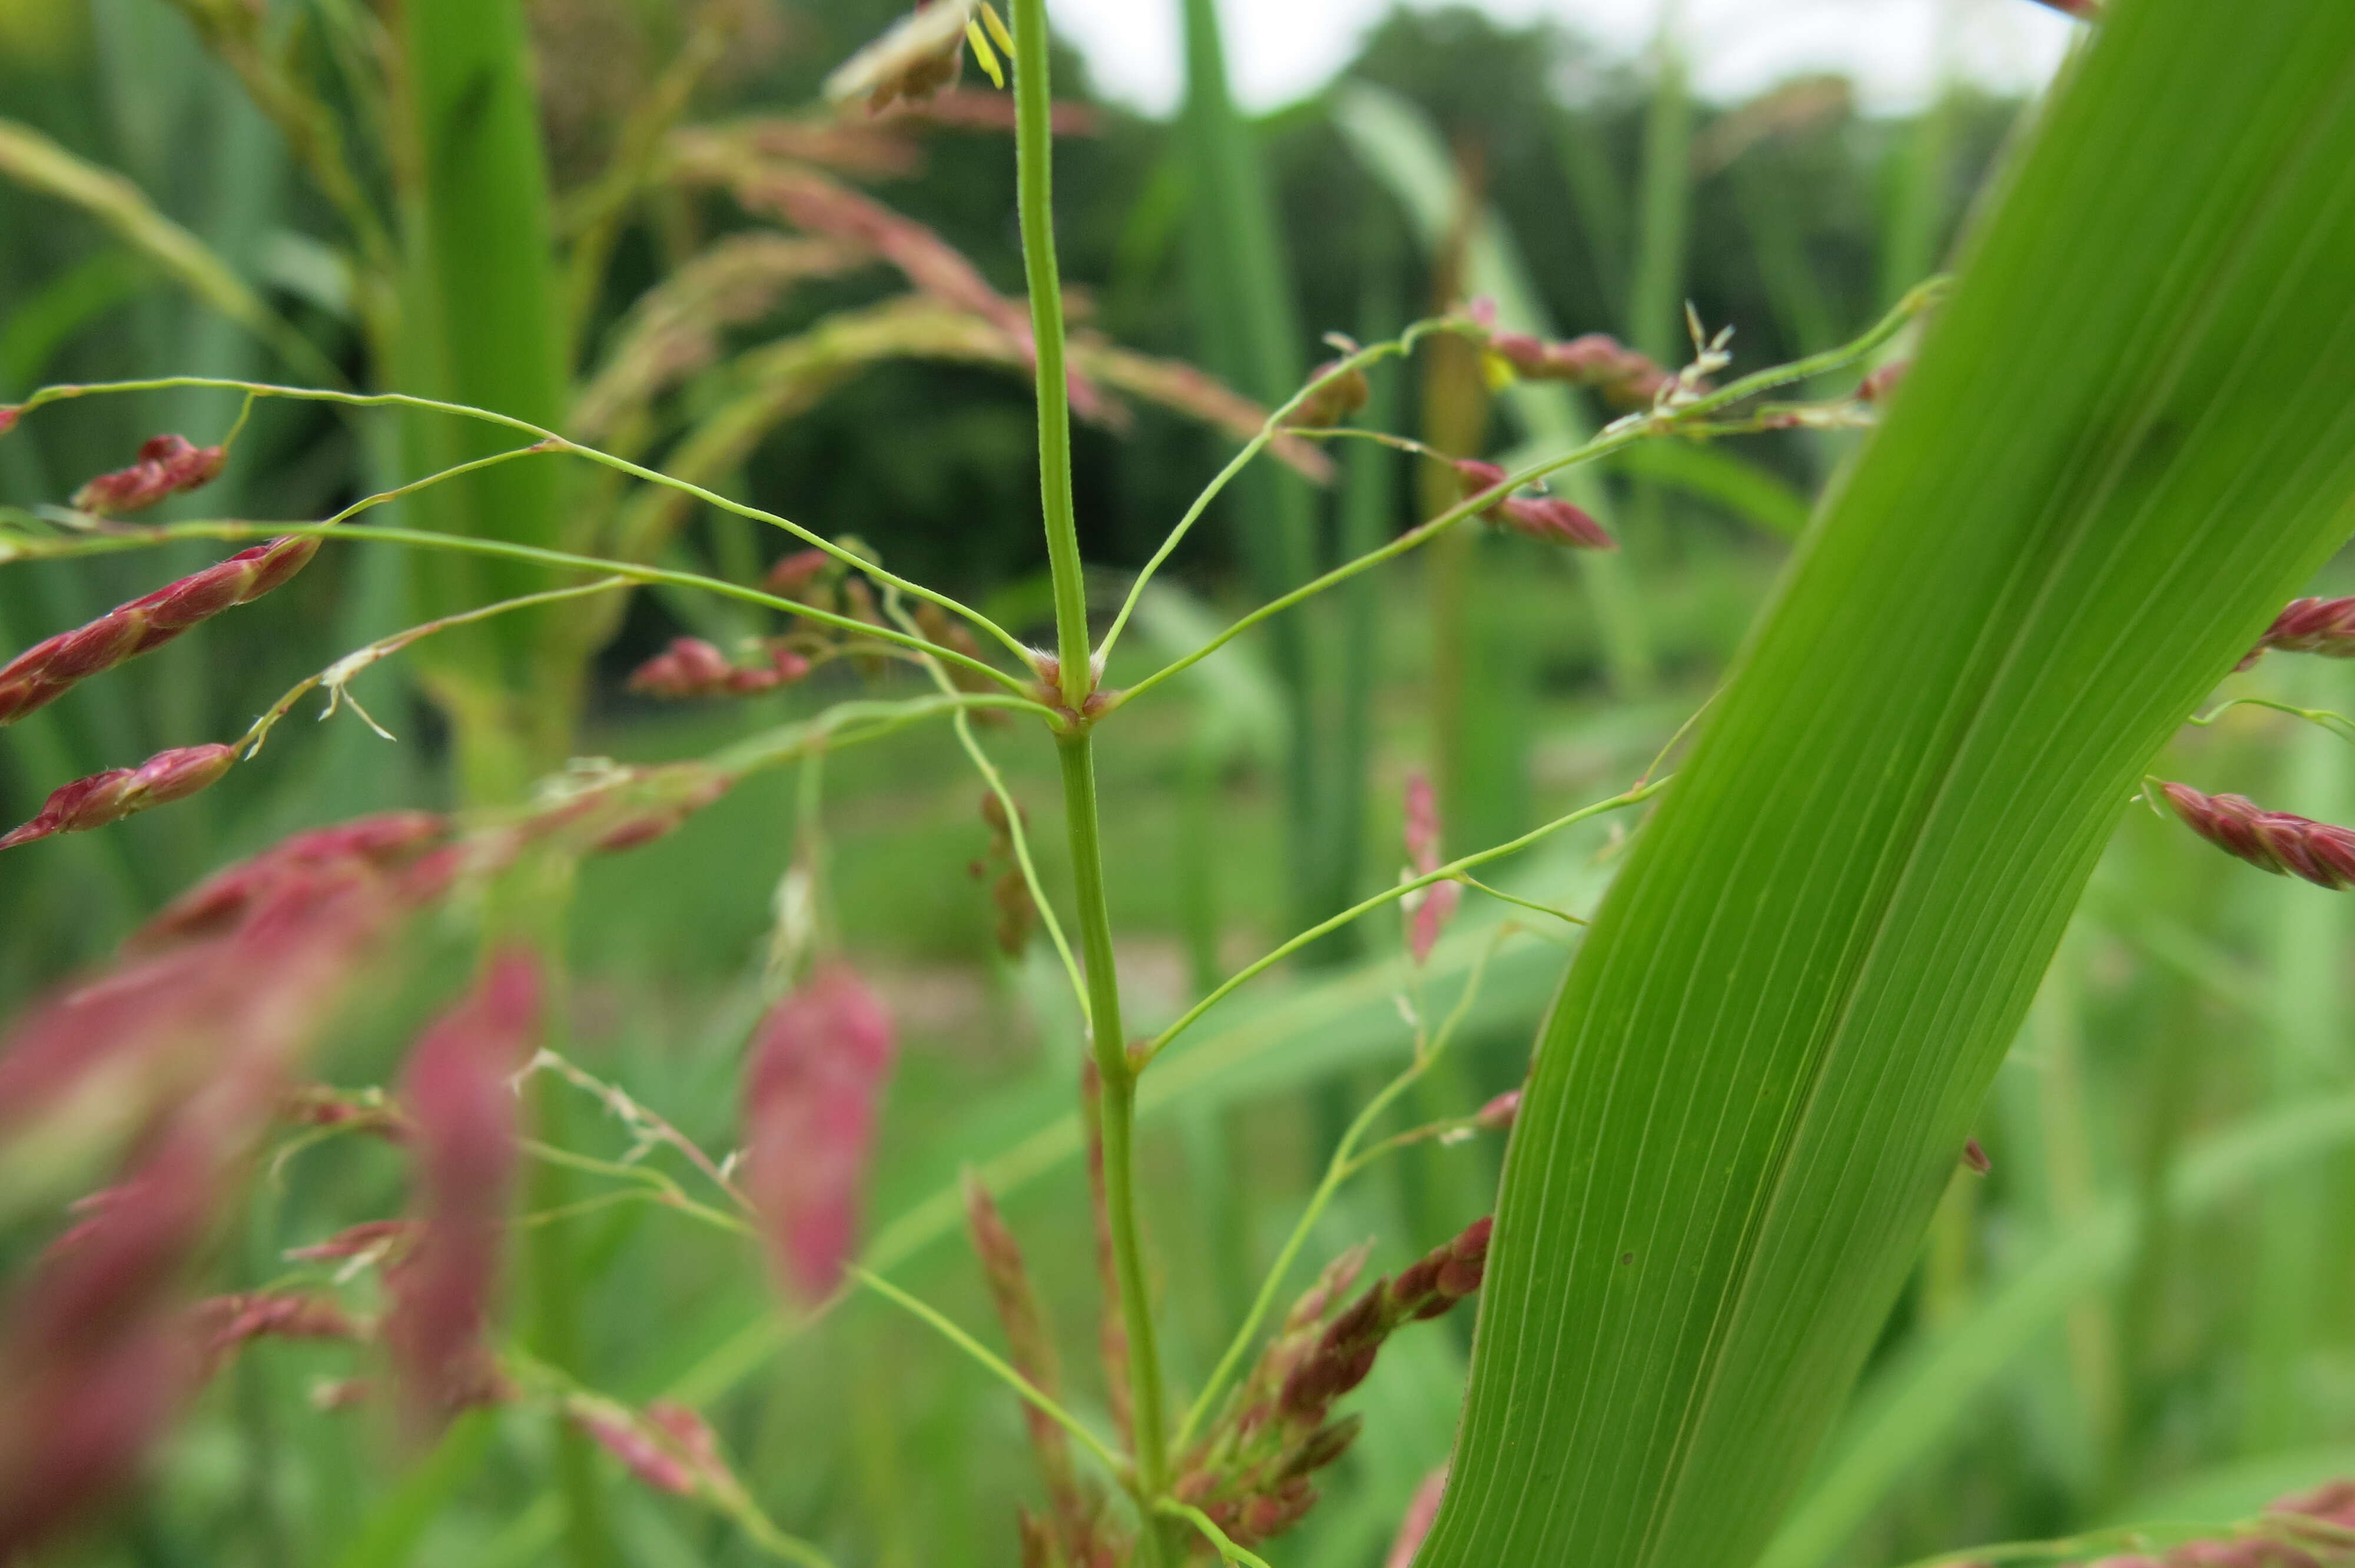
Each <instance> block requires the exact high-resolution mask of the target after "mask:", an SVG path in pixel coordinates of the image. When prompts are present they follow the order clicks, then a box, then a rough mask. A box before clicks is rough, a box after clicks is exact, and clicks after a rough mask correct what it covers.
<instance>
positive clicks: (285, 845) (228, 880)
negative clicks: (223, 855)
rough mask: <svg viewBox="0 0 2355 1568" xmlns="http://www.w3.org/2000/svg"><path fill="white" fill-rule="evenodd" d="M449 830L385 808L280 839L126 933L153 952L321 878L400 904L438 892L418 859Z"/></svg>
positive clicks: (437, 820) (442, 821) (232, 923)
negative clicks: (357, 879) (379, 889)
mask: <svg viewBox="0 0 2355 1568" xmlns="http://www.w3.org/2000/svg"><path fill="white" fill-rule="evenodd" d="M449 835H450V822H449V819H447V818H445V817H441V816H436V815H435V814H433V813H432V812H431V811H388V812H386V813H384V814H382V815H380V816H375V817H361V818H358V819H357V820H355V821H349V822H341V823H337V824H336V826H334V827H329V828H316V829H314V830H312V831H311V832H301V833H296V834H295V835H293V837H292V838H288V839H282V840H281V841H280V842H277V843H275V844H273V845H272V846H271V847H270V848H269V849H266V850H264V851H262V852H261V853H260V854H257V855H255V856H253V857H252V858H251V859H250V860H243V861H240V862H239V863H237V864H235V865H232V866H229V867H228V868H226V869H224V870H221V871H218V872H216V873H214V874H212V875H211V876H209V877H207V878H206V879H205V880H204V881H202V882H200V883H198V884H197V885H196V886H194V887H192V888H190V889H189V890H188V891H187V892H186V893H184V894H182V895H180V896H179V897H177V898H176V899H174V900H172V902H171V903H169V904H167V905H165V906H164V908H163V910H162V912H161V913H159V914H158V915H157V916H155V918H154V919H152V920H150V921H148V922H147V924H146V925H144V926H143V927H140V929H139V930H138V931H137V932H136V933H135V934H134V935H133V937H132V938H131V942H130V944H129V945H130V947H131V948H132V950H133V951H140V952H152V951H156V950H160V949H162V948H167V947H172V946H175V945H177V944H179V943H183V942H187V941H193V940H197V939H199V938H206V937H212V936H218V935H219V934H220V933H222V932H224V931H228V930H232V929H234V928H235V927H237V926H239V925H240V924H241V923H242V922H243V921H244V920H245V919H246V917H247V916H250V914H251V913H252V912H253V911H254V910H255V909H256V908H257V907H259V906H262V905H263V904H265V903H266V902H268V900H269V899H270V898H271V897H272V895H273V894H275V893H277V892H278V891H279V890H280V889H282V888H285V887H288V886H293V885H302V884H304V883H305V882H306V881H309V880H311V879H314V878H318V877H321V876H323V875H342V874H351V875H359V876H364V877H368V878H375V879H379V880H382V881H383V882H384V883H385V884H386V885H387V887H388V890H389V892H391V893H392V894H393V895H395V896H396V898H397V899H398V901H399V902H400V903H403V904H410V903H414V902H416V901H418V900H420V899H421V898H424V897H427V896H430V895H432V894H434V893H438V892H439V891H440V888H441V878H440V877H439V876H438V875H436V874H434V871H435V868H433V867H432V866H428V865H425V864H424V863H423V862H424V860H425V858H426V857H427V855H428V853H429V852H431V851H432V850H433V849H434V848H435V847H436V846H438V845H440V844H442V842H445V841H446V840H447V839H448V838H449Z"/></svg>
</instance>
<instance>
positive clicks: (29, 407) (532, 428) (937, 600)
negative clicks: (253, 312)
mask: <svg viewBox="0 0 2355 1568" xmlns="http://www.w3.org/2000/svg"><path fill="white" fill-rule="evenodd" d="M179 387H213V388H218V389H219V390H222V391H229V392H248V393H252V394H254V395H256V396H258V397H289V398H293V399H295V400H296V401H299V402H309V403H335V404H339V405H342V406H344V407H346V408H417V409H421V410H424V411H426V412H430V413H440V414H451V415H454V416H456V417H458V418H466V419H479V420H482V421H484V422H485V423H486V424H493V425H499V426H502V427H504V428H506V429H510V430H520V431H522V432H523V433H524V434H526V435H528V436H530V437H532V438H533V439H534V442H535V446H534V447H531V448H518V449H516V450H512V451H509V452H505V453H497V454H494V456H493V458H492V460H490V461H506V460H507V459H508V458H510V457H517V456H521V455H523V454H524V453H525V452H526V451H530V450H548V451H561V452H570V453H571V454H572V455H573V456H575V457H579V458H585V459H587V460H588V461H591V462H593V463H598V464H601V465H602V466H603V467H606V468H609V469H612V470H613V471H616V472H619V473H625V474H628V475H629V476H630V477H631V478H633V479H638V480H643V481H645V482H646V483H648V484H658V485H661V486H663V487H664V488H665V489H668V490H676V491H677V492H679V493H681V494H684V495H691V496H693V497H694V498H695V499H696V500H698V501H700V502H702V503H704V504H705V505H707V506H716V507H718V508H719V510H720V511H722V512H726V513H730V514H733V515H735V516H738V517H745V518H750V519H751V520H752V521H753V522H756V523H766V524H769V525H770V526H771V527H773V528H782V529H783V530H784V531H785V532H786V533H788V534H791V535H793V536H794V537H795V538H796V539H799V540H801V541H802V542H803V543H804V544H805V545H809V546H813V547H815V548H816V549H819V550H823V551H825V552H826V554H827V555H829V556H833V557H834V558H835V559H836V560H837V561H840V562H842V563H843V564H844V565H846V566H847V567H851V568H852V569H853V570H856V571H859V572H863V573H865V574H866V575H867V576H868V577H871V578H873V579H874V580H875V581H876V582H877V583H878V584H882V585H888V586H890V587H893V588H898V589H899V590H900V592H902V593H905V594H911V595H912V596H914V597H915V598H917V599H928V600H930V601H931V602H932V603H933V604H936V605H939V606H940V607H941V608H942V609H945V610H947V611H949V612H950V613H952V614H954V615H961V616H963V617H964V619H965V620H968V621H970V622H972V623H973V624H974V625H975V627H977V628H978V629H980V630H983V631H986V632H988V633H989V634H990V635H991V636H992V637H995V638H996V639H997V641H999V642H1001V643H1003V644H1004V645H1005V646H1006V647H1007V649H1008V650H1010V651H1011V652H1014V653H1015V654H1016V655H1018V657H1020V658H1022V659H1023V660H1024V661H1025V662H1026V663H1027V662H1028V657H1029V653H1028V650H1027V649H1026V648H1024V647H1023V645H1022V643H1021V641H1019V640H1018V638H1016V637H1015V635H1014V634H1013V633H1012V632H1010V631H1008V630H1006V629H1005V628H1004V627H1002V626H1000V625H998V624H997V622H996V621H994V620H990V619H989V617H987V616H986V615H984V614H982V613H981V611H979V610H977V609H973V608H972V607H971V606H969V605H965V604H962V603H959V602H958V601H957V600H955V599H951V598H950V597H949V596H948V595H946V594H943V593H936V592H934V591H933V590H932V589H931V588H926V587H924V586H923V585H922V583H913V582H910V581H908V580H907V579H906V578H904V577H894V576H892V575H891V574H890V572H887V571H885V570H884V569H883V568H882V567H879V566H877V565H875V563H873V562H872V561H869V560H867V559H865V558H864V557H862V556H858V554H856V553H855V552H853V551H850V550H847V549H845V548H843V547H842V546H840V545H837V544H836V543H835V542H834V541H833V540H831V539H828V538H826V537H825V536H823V535H819V534H815V533H813V532H812V531H811V530H809V529H807V528H805V527H803V526H802V525H801V524H798V523H796V522H794V521H793V520H792V519H791V518H789V517H783V516H780V515H779V514H776V513H774V512H766V511H763V510H762V509H761V508H760V507H757V506H752V505H749V504H747V503H744V502H741V501H734V500H730V498H729V497H727V496H725V495H721V494H720V493H718V492H717V491H713V490H707V489H705V488H704V487H703V486H702V485H699V484H693V483H690V482H687V481H686V480H683V479H675V478H673V477H672V476H671V475H669V474H666V473H664V472H661V471H658V470H655V469H651V468H647V467H645V466H644V465H642V464H639V463H634V462H632V461H630V460H629V459H627V458H623V457H616V456H614V455H613V453H612V452H608V451H601V450H598V449H597V448H595V447H591V446H584V445H582V444H581V442H579V441H575V440H568V439H566V438H565V437H563V436H560V435H558V434H557V433H556V432H555V431H554V430H550V429H544V428H543V427H541V426H538V425H535V424H533V423H531V422H530V421H529V420H527V419H518V418H514V417H513V416H511V415H507V414H500V413H495V412H493V411H492V410H490V409H488V408H474V407H472V406H471V405H468V404H464V403H446V402H443V401H442V400H441V399H440V398H437V397H416V396H414V395H413V394H410V393H407V392H337V391H334V390H331V389H328V388H325V387H282V386H279V385H277V384H275V383H272V382H267V381H239V380H233V379H230V378H229V377H226V376H156V377H154V378H151V379H148V380H144V381H91V382H69V383H61V384H59V385H56V386H50V387H42V388H40V390H38V391H37V392H35V393H34V394H33V395H32V396H31V397H27V398H26V399H25V401H24V402H22V403H20V404H18V405H16V409H17V412H18V413H19V414H28V413H31V412H32V411H33V410H34V409H36V408H41V407H42V406H43V405H45V404H48V403H59V402H64V401H66V400H68V399H69V398H75V397H99V396H103V395H106V394H111V393H117V392H162V391H170V390H174V389H176V388H179ZM459 471H463V470H459ZM645 580H653V579H645ZM984 668H986V666H984Z"/></svg>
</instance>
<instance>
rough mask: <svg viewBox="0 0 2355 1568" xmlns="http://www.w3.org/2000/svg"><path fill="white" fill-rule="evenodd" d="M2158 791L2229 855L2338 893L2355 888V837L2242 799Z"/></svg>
mask: <svg viewBox="0 0 2355 1568" xmlns="http://www.w3.org/2000/svg"><path fill="white" fill-rule="evenodd" d="M2159 788H2160V789H2161V790H2162V791H2163V792H2164V793H2165V794H2166V796H2167V803H2168V804H2169V805H2170V806H2172V807H2174V808H2175V814H2176V815H2177V816H2179V817H2180V818H2182V819H2183V821H2184V822H2185V824H2186V825H2187V826H2189V827H2190V829H2191V831H2192V832H2195V833H2198V834H2199V835H2200V837H2201V838H2203V839H2206V840H2207V841H2208V842H2210V843H2211V844H2214V845H2215V846H2216V847H2217V848H2218V849H2221V850H2222V851H2223V852H2224V853H2226V854H2229V855H2232V856H2233V857H2234V858H2235V859H2239V860H2244V861H2247V862H2248V863H2250V864H2251V865H2254V866H2255V867H2257V868H2258V869H2259V870H2262V871H2270V872H2272V873H2274V874H2275V875H2276V876H2296V877H2302V878H2304V879H2305V880H2306V881H2307V882H2311V883H2313V884H2315V885H2317V886H2318V887H2328V888H2330V889H2332V890H2333V891H2334V892H2336V891H2340V890H2343V889H2346V888H2349V887H2355V832H2350V830H2348V829H2346V828H2340V827H2334V826H2332V825H2331V824H2330V823H2328V822H2318V821H2312V820H2311V819H2309V818H2306V817H2300V816H2296V815H2293V814H2292V813H2290V812H2288V811H2268V810H2264V808H2262V807H2260V806H2258V805H2257V804H2256V803H2255V802H2254V801H2252V800H2248V799H2246V798H2245V797H2243V796H2240V795H2203V794H2201V793H2200V791H2199V790H2197V789H2193V788H2191V786H2190V785H2189V784H2161V785H2160V786H2159Z"/></svg>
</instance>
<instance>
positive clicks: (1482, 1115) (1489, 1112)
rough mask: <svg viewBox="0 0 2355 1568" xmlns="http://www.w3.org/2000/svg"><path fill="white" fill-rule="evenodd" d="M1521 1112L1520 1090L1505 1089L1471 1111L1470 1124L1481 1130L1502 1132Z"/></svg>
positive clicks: (1509, 1126) (1510, 1125)
mask: <svg viewBox="0 0 2355 1568" xmlns="http://www.w3.org/2000/svg"><path fill="white" fill-rule="evenodd" d="M1520 1114H1521V1091H1520V1090H1518V1089H1507V1090H1506V1091H1505V1092H1504V1093H1503V1094H1501V1095H1498V1096H1497V1097H1496V1098H1495V1099H1493V1100H1490V1101H1489V1102H1488V1103H1487V1105H1485V1106H1482V1107H1480V1108H1479V1109H1478V1110H1476V1111H1474V1112H1473V1113H1472V1125H1473V1126H1475V1127H1476V1128H1479V1129H1480V1130H1481V1131H1483V1132H1504V1131H1507V1130H1508V1129H1510V1128H1511V1127H1512V1125H1513V1122H1514V1120H1515V1118H1518V1117H1519V1115H1520Z"/></svg>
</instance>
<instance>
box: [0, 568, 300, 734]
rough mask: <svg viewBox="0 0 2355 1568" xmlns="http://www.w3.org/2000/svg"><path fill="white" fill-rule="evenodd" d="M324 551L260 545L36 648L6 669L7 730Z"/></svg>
mask: <svg viewBox="0 0 2355 1568" xmlns="http://www.w3.org/2000/svg"><path fill="white" fill-rule="evenodd" d="M318 553H319V541H318V540H317V539H316V538H314V537H312V536H311V535H296V536H293V537H290V538H284V539H275V540H272V542H270V543H269V544H267V545H256V546H253V547H251V548H250V549H245V550H240V551H239V552H238V553H237V554H236V555H234V556H230V557H229V559H227V560H225V561H221V562H218V563H217V564H215V565H213V566H209V567H206V568H205V569H204V570H203V571H200V572H194V573H191V574H190V575H189V576H187V577H178V578H176V579H174V580H173V581H171V582H168V583H165V585H164V586H163V587H162V588H157V589H155V591H154V592H153V593H148V594H143V595H141V596H140V597H139V598H137V599H131V600H129V601H128V602H126V603H123V604H119V605H116V606H115V607H114V608H113V609H111V610H108V611H107V612H106V613H105V614H104V615H101V616H100V617H99V618H98V619H97V620H93V621H91V622H90V623H89V624H87V625H84V626H77V627H75V628H74V629H73V630H70V631H60V632H59V633H58V634H57V635H56V636H55V637H52V638H49V639H48V641H43V642H37V643H36V644H34V645H33V646H32V647H30V648H28V649H27V650H26V651H25V652H22V653H19V654H18V655H16V658H14V659H11V660H10V661H9V662H7V663H6V664H5V665H0V724H13V723H15V722H16V720H18V719H20V718H23V717H24V716H25V715H27V714H29V713H32V712H33V711H35V710H36V709H37V708H41V707H45V706H47V705H48V704H50V703H52V702H55V701H56V700H57V699H58V698H59V696H61V695H63V694H65V693H66V691H67V690H69V688H70V687H72V686H73V685H74V684H75V683H77V682H80V681H85V680H88V679H89V678H90V677H91V676H92V675H96V674H99V673H102V672H104V671H107V670H111V669H112V668H114V666H116V665H117V664H120V663H123V662H124V661H126V660H130V659H135V658H137V657H138V656H139V655H140V654H142V653H145V652H150V651H152V650H154V649H157V648H161V647H162V646H163V645H164V644H165V643H166V642H169V641H172V639H174V638H176V637H177V636H179V635H180V633H182V632H183V631H186V630H188V629H189V628H190V627H192V626H195V625H197V624H198V623H199V622H202V621H206V620H211V619H212V618H213V617H214V616H216V615H218V614H220V613H221V612H222V611H223V610H225V609H232V608H234V607H235V606H237V605H240V604H250V603H252V602H253V601H254V600H255V599H260V598H261V596H262V595H263V594H266V593H268V592H270V591H271V590H272V588H278V587H280V586H281V585H282V584H283V583H285V581H286V580H287V579H288V578H289V577H293V575H294V574H295V573H297V572H299V571H301V570H302V569H303V568H304V567H305V566H308V565H309V564H310V561H311V557H312V556H315V555H317V554H318Z"/></svg>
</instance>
